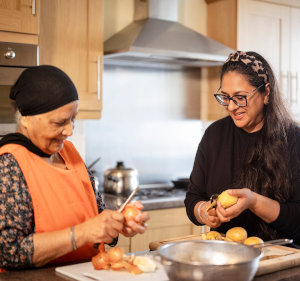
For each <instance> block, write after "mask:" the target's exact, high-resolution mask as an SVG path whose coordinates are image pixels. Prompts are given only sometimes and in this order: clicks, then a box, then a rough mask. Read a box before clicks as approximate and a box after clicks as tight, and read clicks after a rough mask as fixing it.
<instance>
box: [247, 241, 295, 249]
mask: <svg viewBox="0 0 300 281" xmlns="http://www.w3.org/2000/svg"><path fill="white" fill-rule="evenodd" d="M291 243H293V239H277V240H271V241H266V242H263V243H258V244H253V245H251V246H252V247H254V248H265V247H271V246H274V245H286V244H291ZM249 246H250V245H249Z"/></svg>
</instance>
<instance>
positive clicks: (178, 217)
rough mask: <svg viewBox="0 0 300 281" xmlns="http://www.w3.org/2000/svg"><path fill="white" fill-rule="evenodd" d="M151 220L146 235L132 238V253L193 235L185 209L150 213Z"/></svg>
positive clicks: (191, 225)
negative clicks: (161, 241)
mask: <svg viewBox="0 0 300 281" xmlns="http://www.w3.org/2000/svg"><path fill="white" fill-rule="evenodd" d="M148 213H149V214H150V220H149V221H148V222H147V224H148V227H147V230H146V232H145V233H144V234H142V235H140V234H138V235H136V236H134V237H132V238H130V252H138V251H145V250H149V244H150V242H153V241H160V240H164V239H170V238H175V237H181V236H186V235H191V234H192V233H193V224H192V223H191V221H190V220H189V218H188V217H187V215H186V210H185V208H173V209H164V210H153V211H148Z"/></svg>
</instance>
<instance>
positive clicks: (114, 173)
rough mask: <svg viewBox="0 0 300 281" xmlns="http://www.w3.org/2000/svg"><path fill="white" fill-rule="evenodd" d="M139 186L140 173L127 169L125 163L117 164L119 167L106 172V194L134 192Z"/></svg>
mask: <svg viewBox="0 0 300 281" xmlns="http://www.w3.org/2000/svg"><path fill="white" fill-rule="evenodd" d="M138 185H139V179H138V171H137V169H135V168H127V167H125V165H124V162H117V166H116V167H115V168H112V169H107V170H106V171H105V172H104V182H103V189H104V191H105V192H106V193H113V194H124V195H127V194H128V193H130V192H132V191H133V190H135V189H136V188H137V186H138Z"/></svg>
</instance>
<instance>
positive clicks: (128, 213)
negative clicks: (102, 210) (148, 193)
mask: <svg viewBox="0 0 300 281" xmlns="http://www.w3.org/2000/svg"><path fill="white" fill-rule="evenodd" d="M141 213H142V212H141V211H140V210H139V209H138V208H137V207H136V206H135V205H133V204H128V205H127V206H126V207H125V209H124V210H123V211H122V214H123V215H124V218H125V221H124V224H125V225H126V226H129V225H128V223H129V222H130V221H134V222H136V220H135V218H136V216H137V215H138V214H141Z"/></svg>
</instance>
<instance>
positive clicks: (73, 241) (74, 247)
mask: <svg viewBox="0 0 300 281" xmlns="http://www.w3.org/2000/svg"><path fill="white" fill-rule="evenodd" d="M70 235H71V242H72V247H73V250H74V251H76V250H77V247H76V243H75V238H74V226H72V228H71V232H70Z"/></svg>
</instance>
